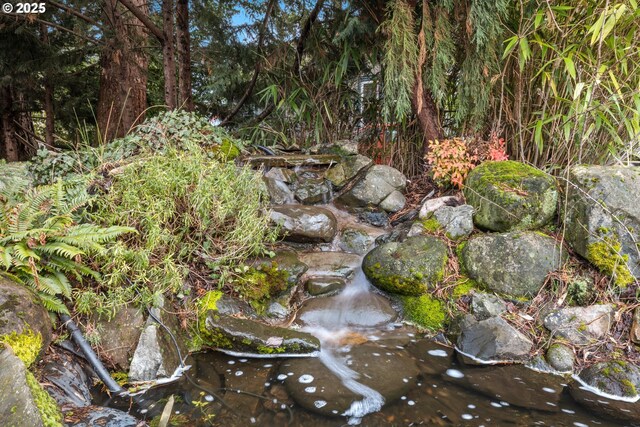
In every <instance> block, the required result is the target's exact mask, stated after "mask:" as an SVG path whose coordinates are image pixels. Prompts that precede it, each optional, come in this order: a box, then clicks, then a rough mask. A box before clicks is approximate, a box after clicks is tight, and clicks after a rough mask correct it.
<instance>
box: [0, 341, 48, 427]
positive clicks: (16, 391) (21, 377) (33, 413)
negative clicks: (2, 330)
mask: <svg viewBox="0 0 640 427" xmlns="http://www.w3.org/2000/svg"><path fill="white" fill-rule="evenodd" d="M26 373H27V369H26V368H25V366H24V363H22V361H21V360H20V359H18V358H17V357H16V356H15V355H14V354H13V351H11V350H10V349H8V348H5V349H2V348H1V346H0V396H1V397H0V419H1V420H2V424H3V425H5V426H29V427H42V426H43V423H42V418H40V412H38V407H37V406H36V402H35V401H34V399H33V396H32V395H31V389H30V388H29V385H28V384H27V379H26Z"/></svg>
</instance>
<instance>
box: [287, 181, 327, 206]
mask: <svg viewBox="0 0 640 427" xmlns="http://www.w3.org/2000/svg"><path fill="white" fill-rule="evenodd" d="M331 195H332V194H331V189H330V188H329V186H328V185H327V184H326V183H325V182H324V180H323V179H304V180H301V181H299V182H298V183H297V184H296V191H295V196H296V199H298V200H299V201H300V203H304V204H305V205H313V204H316V203H328V202H329V201H330V200H331Z"/></svg>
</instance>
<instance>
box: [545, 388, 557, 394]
mask: <svg viewBox="0 0 640 427" xmlns="http://www.w3.org/2000/svg"><path fill="white" fill-rule="evenodd" d="M542 391H546V392H547V393H555V392H556V391H555V390H554V389H552V388H549V387H542Z"/></svg>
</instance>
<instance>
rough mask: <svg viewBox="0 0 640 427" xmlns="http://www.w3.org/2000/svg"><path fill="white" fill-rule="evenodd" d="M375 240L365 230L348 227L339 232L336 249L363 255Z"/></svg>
mask: <svg viewBox="0 0 640 427" xmlns="http://www.w3.org/2000/svg"><path fill="white" fill-rule="evenodd" d="M375 240H376V238H375V237H374V236H372V235H371V234H368V233H367V231H366V230H363V229H361V228H355V227H353V228H352V227H349V228H344V229H343V230H342V231H341V232H340V240H339V241H338V247H339V248H340V249H341V250H343V251H345V252H350V253H354V254H359V255H364V254H366V253H367V252H369V250H370V249H371V247H372V246H373V244H374V242H375Z"/></svg>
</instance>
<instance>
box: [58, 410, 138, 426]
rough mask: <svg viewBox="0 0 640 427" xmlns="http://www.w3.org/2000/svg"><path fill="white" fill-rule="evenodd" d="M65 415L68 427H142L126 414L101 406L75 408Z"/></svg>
mask: <svg viewBox="0 0 640 427" xmlns="http://www.w3.org/2000/svg"><path fill="white" fill-rule="evenodd" d="M64 415H65V422H66V425H67V426H69V427H93V426H104V427H137V426H139V425H140V421H139V420H137V419H136V418H135V417H133V416H131V415H129V414H127V413H126V412H123V411H120V410H118V409H113V408H107V407H101V406H87V407H84V408H73V409H72V410H71V411H69V412H67V413H65V414H64Z"/></svg>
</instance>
